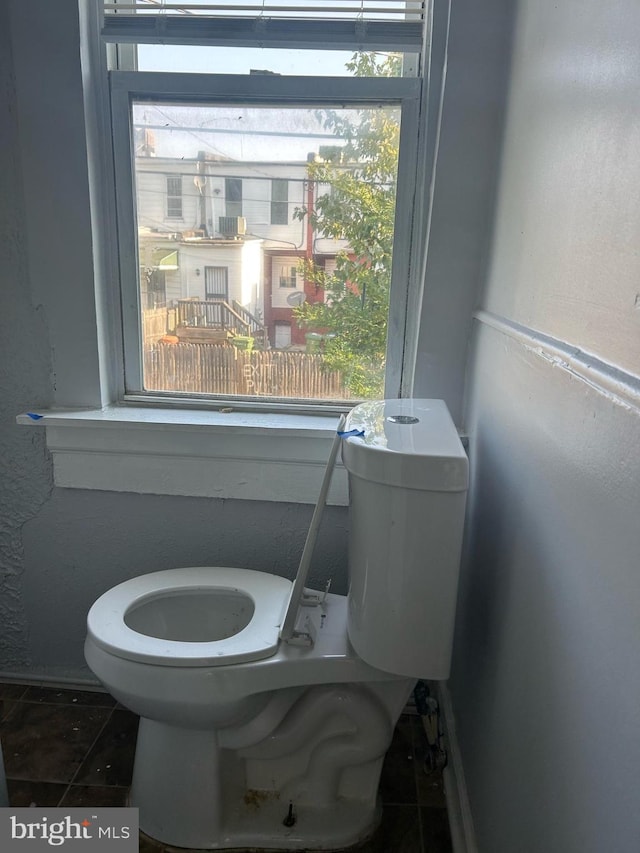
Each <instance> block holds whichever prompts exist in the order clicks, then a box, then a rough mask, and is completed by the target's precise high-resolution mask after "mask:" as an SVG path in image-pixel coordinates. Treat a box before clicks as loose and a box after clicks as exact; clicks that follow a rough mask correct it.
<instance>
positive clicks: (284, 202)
mask: <svg viewBox="0 0 640 853" xmlns="http://www.w3.org/2000/svg"><path fill="white" fill-rule="evenodd" d="M276 188H278V190H279V191H278V192H276ZM283 189H284V192H280V191H281V190H283ZM276 195H283V196H284V198H276ZM270 224H271V225H288V224H289V180H288V179H287V178H272V179H271V210H270Z"/></svg>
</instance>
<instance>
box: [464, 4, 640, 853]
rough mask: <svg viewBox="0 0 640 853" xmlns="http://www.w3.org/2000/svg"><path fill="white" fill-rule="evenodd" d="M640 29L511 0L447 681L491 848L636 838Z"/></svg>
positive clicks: (598, 845)
mask: <svg viewBox="0 0 640 853" xmlns="http://www.w3.org/2000/svg"><path fill="white" fill-rule="evenodd" d="M638 32H640V5H639V4H638V3H637V0H618V2H612V3H605V4H603V3H601V2H599V0H580V2H577V0H576V2H569V0H566V2H563V3H557V2H554V0H536V1H535V2H533V0H531V2H520V3H519V5H518V15H517V20H516V30H515V41H514V49H513V57H512V70H511V76H510V91H509V97H508V106H507V112H506V124H505V135H504V146H503V157H502V163H501V169H500V175H499V182H498V192H497V205H496V213H495V228H494V236H493V246H492V250H491V253H490V263H489V269H488V276H487V287H486V292H485V293H484V297H483V299H482V308H483V311H481V312H480V313H479V315H478V320H477V322H476V325H475V331H474V336H473V351H472V357H471V362H470V368H469V370H470V372H469V381H468V389H469V394H468V404H467V428H468V431H469V434H470V436H471V447H470V454H471V460H472V470H473V482H472V492H471V498H470V528H469V538H468V542H467V549H466V551H467V557H466V561H465V567H464V572H463V579H462V585H461V590H460V601H459V611H458V628H457V637H456V649H455V655H454V669H453V674H452V678H451V682H450V690H451V694H452V700H453V706H454V709H455V714H456V718H457V726H458V736H459V739H460V744H461V752H462V758H463V763H464V771H465V774H466V780H467V784H468V788H469V794H470V801H471V808H472V813H473V819H474V822H475V829H476V834H477V841H478V847H479V850H480V851H482V853H514V851H518V853H599V851H603V850H606V851H608V853H630V851H632V850H638V849H639V848H640V812H639V810H638V803H637V793H638V782H639V778H640V771H639V769H638V768H640V724H639V720H640V714H639V710H638V709H639V708H640V669H639V667H638V652H639V640H640V619H639V616H638V614H639V613H640V524H639V523H638V522H639V512H638V511H639V507H640V500H639V499H640V454H639V453H638V448H639V447H640V416H639V415H640V412H639V403H640V381H639V379H638V371H639V365H640V358H639V356H640V311H639V310H638V306H639V304H640V297H639V296H638V293H639V292H640V289H639V285H640V253H639V252H638V245H639V243H638V240H639V237H640V193H639V192H638V188H639V187H640V158H639V157H638V152H640V109H639V108H640V99H639V94H638V92H639V90H638V81H639V80H640V52H639V51H638V41H637V34H638Z"/></svg>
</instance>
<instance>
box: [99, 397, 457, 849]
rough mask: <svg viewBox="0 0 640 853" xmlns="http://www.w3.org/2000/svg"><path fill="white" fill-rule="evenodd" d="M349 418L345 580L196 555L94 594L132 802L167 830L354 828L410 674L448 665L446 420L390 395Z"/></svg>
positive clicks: (365, 830) (211, 843)
mask: <svg viewBox="0 0 640 853" xmlns="http://www.w3.org/2000/svg"><path fill="white" fill-rule="evenodd" d="M363 427H364V428H363ZM346 431H347V432H351V433H354V434H353V435H352V436H351V437H349V438H346V439H345V441H344V442H343V460H344V463H345V466H346V467H347V470H348V471H349V477H350V492H351V507H350V512H351V532H350V545H349V570H350V589H349V593H348V595H346V596H343V595H335V594H331V593H329V594H324V595H323V594H320V593H318V594H315V593H312V592H310V591H308V590H307V591H305V590H303V588H302V587H301V586H300V584H298V583H296V584H293V585H292V582H291V581H289V580H286V579H285V578H282V577H278V576H275V575H271V574H266V573H263V572H257V571H253V570H250V569H242V568H228V567H191V568H181V569H170V570H166V571H160V572H153V573H150V574H147V575H143V576H141V577H136V578H132V579H131V580H127V581H125V582H124V583H121V584H119V585H118V586H116V587H114V588H113V589H111V590H108V591H107V592H106V593H105V594H104V595H103V596H101V597H100V598H99V599H98V600H97V601H96V602H95V604H94V605H93V606H92V608H91V610H90V611H89V615H88V631H87V639H86V643H85V656H86V660H87V662H88V664H89V666H90V668H91V669H92V670H93V672H94V673H95V674H96V675H97V676H98V678H99V679H100V680H101V681H102V683H103V684H104V685H105V687H106V688H107V689H108V690H109V692H110V693H111V694H112V695H113V696H114V697H115V698H116V699H117V700H118V701H120V702H121V703H122V704H123V705H124V706H125V707H127V708H129V709H130V710H132V711H134V712H135V713H136V714H139V715H140V729H139V734H138V743H137V747H136V757H135V766H134V773H133V782H132V788H131V804H132V805H134V806H137V807H138V808H139V814H140V827H141V829H142V830H143V831H144V832H146V833H147V834H148V835H150V836H152V837H154V838H157V839H158V840H160V841H162V842H164V843H166V844H173V845H176V846H179V847H192V848H200V849H222V848H234V847H236V848H238V847H254V848H258V849H265V850H267V849H274V848H278V849H292V850H295V849H301V848H304V849H325V850H329V849H337V848H342V847H347V846H350V845H352V844H355V843H357V842H359V841H361V840H363V839H364V838H365V837H366V836H367V835H368V834H370V833H371V832H372V831H373V830H374V829H375V826H376V824H377V821H378V819H379V814H380V811H379V805H378V800H377V787H378V781H379V775H380V770H381V767H382V761H383V758H384V754H385V752H386V750H387V748H388V746H389V743H390V741H391V737H392V733H393V729H394V726H395V723H396V722H397V719H398V717H399V715H400V713H401V712H402V709H403V707H404V705H405V703H406V700H407V698H408V696H409V695H410V693H411V691H412V688H413V686H414V684H415V681H416V679H418V678H443V677H445V678H446V675H447V673H448V666H449V660H450V653H451V641H452V635H453V617H454V612H455V592H456V586H457V571H458V561H459V553H460V544H461V538H462V523H463V518H464V501H465V494H466V483H467V480H466V477H467V473H466V472H467V467H466V466H467V461H466V456H465V454H464V451H463V450H462V447H461V445H460V442H459V439H458V436H457V433H456V431H455V427H454V426H453V423H452V422H451V419H450V417H449V416H448V412H447V411H446V408H445V407H444V404H443V403H441V401H430V400H411V401H409V400H402V401H398V400H394V401H378V402H376V403H372V404H362V405H361V406H357V407H356V408H355V409H354V410H353V411H352V412H351V415H350V417H349V421H348V423H347V430H346ZM298 587H300V589H299V591H298V592H297V593H295V590H296V589H297V588H298ZM294 593H295V594H294ZM291 613H293V614H294V615H296V625H297V630H295V631H292V632H285V631H283V625H285V624H286V623H287V621H288V619H289V616H290V614H291ZM284 637H286V641H285V639H283V638H284Z"/></svg>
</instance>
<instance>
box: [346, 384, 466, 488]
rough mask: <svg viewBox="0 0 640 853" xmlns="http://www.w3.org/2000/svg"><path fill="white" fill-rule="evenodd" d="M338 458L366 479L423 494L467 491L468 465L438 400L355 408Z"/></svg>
mask: <svg viewBox="0 0 640 853" xmlns="http://www.w3.org/2000/svg"><path fill="white" fill-rule="evenodd" d="M351 430H357V431H361V432H363V435H361V436H351V437H348V438H346V440H345V441H344V442H343V445H342V459H343V462H344V464H345V467H346V468H347V470H348V471H349V472H350V473H351V474H355V475H356V476H359V477H361V478H363V479H365V480H371V481H373V482H377V483H384V484H386V485H391V486H399V487H401V488H407V489H423V490H425V491H443V492H460V491H466V489H467V487H468V481H469V474H468V471H469V463H468V459H467V455H466V453H465V451H464V448H463V446H462V443H461V441H460V438H459V435H458V431H457V429H456V427H455V424H454V423H453V420H452V419H451V415H450V414H449V410H448V409H447V407H446V405H445V403H444V401H442V400H422V399H410V398H407V399H398V400H375V401H371V402H366V403H360V405H358V406H356V407H355V408H354V409H352V410H351V412H350V413H349V415H348V417H347V423H346V426H345V428H344V431H345V432H350V431H351Z"/></svg>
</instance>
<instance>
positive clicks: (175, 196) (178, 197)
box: [165, 174, 184, 220]
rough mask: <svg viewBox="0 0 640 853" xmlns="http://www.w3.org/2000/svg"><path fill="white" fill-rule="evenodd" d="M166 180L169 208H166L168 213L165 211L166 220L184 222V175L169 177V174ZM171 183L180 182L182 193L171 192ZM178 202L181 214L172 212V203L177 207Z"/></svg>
mask: <svg viewBox="0 0 640 853" xmlns="http://www.w3.org/2000/svg"><path fill="white" fill-rule="evenodd" d="M165 178H166V185H167V206H166V211H165V219H171V220H173V219H178V220H182V219H183V214H184V210H183V199H182V175H169V174H167V175H165ZM170 181H179V182H180V192H179V193H175V192H169V186H170ZM176 201H177V202H178V203H179V207H180V213H172V212H171V205H172V203H173V204H174V205H175V204H176ZM177 206H178V205H176V207H177Z"/></svg>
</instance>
